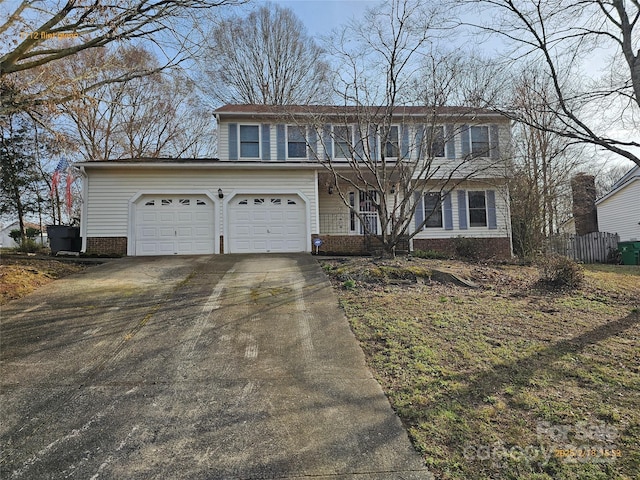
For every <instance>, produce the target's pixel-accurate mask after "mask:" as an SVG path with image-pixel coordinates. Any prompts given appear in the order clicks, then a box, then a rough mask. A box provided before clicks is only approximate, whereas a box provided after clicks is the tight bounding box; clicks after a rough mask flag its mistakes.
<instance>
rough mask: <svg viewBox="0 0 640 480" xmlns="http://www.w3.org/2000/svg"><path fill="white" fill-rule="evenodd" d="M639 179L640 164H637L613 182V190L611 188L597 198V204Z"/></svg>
mask: <svg viewBox="0 0 640 480" xmlns="http://www.w3.org/2000/svg"><path fill="white" fill-rule="evenodd" d="M637 180H640V165H636V166H635V167H633V168H632V169H631V170H629V171H628V172H627V173H625V174H624V175H623V176H622V178H621V179H620V180H618V181H617V182H616V183H614V184H613V187H611V190H609V191H608V192H607V193H606V194H604V195H603V196H602V197H600V198H599V199H598V200H596V205H598V204H599V203H602V202H604V201H605V200H606V199H608V198H610V197H611V196H613V195H615V194H616V193H617V192H619V191H620V190H621V189H622V188H624V187H626V186H627V185H628V184H629V183H631V182H633V181H637Z"/></svg>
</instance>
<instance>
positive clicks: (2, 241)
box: [0, 220, 47, 248]
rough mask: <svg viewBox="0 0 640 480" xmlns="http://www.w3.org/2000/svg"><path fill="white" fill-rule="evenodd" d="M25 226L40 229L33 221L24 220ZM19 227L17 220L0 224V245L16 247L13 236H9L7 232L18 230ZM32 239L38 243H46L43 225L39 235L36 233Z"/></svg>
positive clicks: (45, 232) (45, 231)
mask: <svg viewBox="0 0 640 480" xmlns="http://www.w3.org/2000/svg"><path fill="white" fill-rule="evenodd" d="M25 227H26V228H35V229H37V230H40V225H37V224H35V223H30V222H26V223H25ZM19 229H20V222H19V221H18V220H15V221H13V222H11V223H9V224H2V225H0V247H3V248H16V247H17V246H18V244H17V243H16V242H15V241H14V240H13V238H11V236H10V235H9V234H10V233H11V231H12V230H19ZM34 240H35V241H36V242H37V243H39V244H40V245H46V244H47V230H46V228H44V227H43V228H42V233H41V235H38V236H37V237H36V238H35V239H34Z"/></svg>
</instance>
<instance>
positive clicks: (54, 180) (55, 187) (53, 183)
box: [51, 170, 60, 197]
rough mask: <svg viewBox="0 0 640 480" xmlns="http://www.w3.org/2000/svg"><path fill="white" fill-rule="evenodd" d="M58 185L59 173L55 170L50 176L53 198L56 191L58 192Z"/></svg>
mask: <svg viewBox="0 0 640 480" xmlns="http://www.w3.org/2000/svg"><path fill="white" fill-rule="evenodd" d="M58 183H60V172H59V171H58V170H56V171H55V172H53V175H52V176H51V196H52V197H55V194H56V191H57V190H58Z"/></svg>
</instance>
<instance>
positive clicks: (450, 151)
mask: <svg viewBox="0 0 640 480" xmlns="http://www.w3.org/2000/svg"><path fill="white" fill-rule="evenodd" d="M444 135H445V137H446V140H447V141H446V142H445V144H444V149H445V154H446V155H447V158H456V137H455V128H454V126H453V125H452V124H450V123H449V124H447V125H445V128H444Z"/></svg>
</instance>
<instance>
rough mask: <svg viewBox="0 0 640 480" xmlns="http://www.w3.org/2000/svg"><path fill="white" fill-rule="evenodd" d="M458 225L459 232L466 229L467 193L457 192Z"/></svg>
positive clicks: (464, 191)
mask: <svg viewBox="0 0 640 480" xmlns="http://www.w3.org/2000/svg"><path fill="white" fill-rule="evenodd" d="M458 225H459V227H460V230H466V229H467V192H466V190H458Z"/></svg>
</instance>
